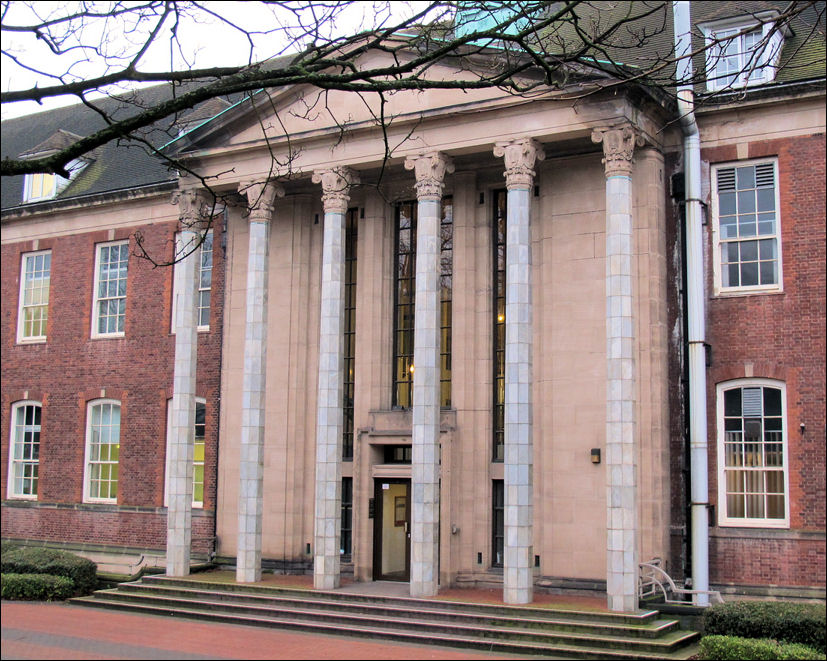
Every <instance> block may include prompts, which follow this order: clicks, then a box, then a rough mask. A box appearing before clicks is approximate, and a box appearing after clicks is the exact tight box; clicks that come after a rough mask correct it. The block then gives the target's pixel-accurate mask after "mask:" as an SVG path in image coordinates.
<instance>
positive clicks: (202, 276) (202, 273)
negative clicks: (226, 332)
mask: <svg viewBox="0 0 827 661" xmlns="http://www.w3.org/2000/svg"><path fill="white" fill-rule="evenodd" d="M185 249H186V247H185V246H181V244H180V235H179V236H178V237H176V254H180V253H181V251H182V250H185ZM212 256H213V232H212V230H208V231H207V234H206V235H205V236H204V241H203V243H202V244H201V245H200V246H199V248H198V300H197V301H196V305H197V306H198V330H199V331H202V332H206V331H209V330H210V293H211V290H212ZM175 268H176V269H177V268H178V263H177V262H176V264H175ZM175 282H177V278H175V277H174V276H173V283H175ZM177 298H178V297H177V296H176V295H175V292H174V293H173V296H172V332H173V333H174V332H175V310H176V305H175V301H176V299H177Z"/></svg>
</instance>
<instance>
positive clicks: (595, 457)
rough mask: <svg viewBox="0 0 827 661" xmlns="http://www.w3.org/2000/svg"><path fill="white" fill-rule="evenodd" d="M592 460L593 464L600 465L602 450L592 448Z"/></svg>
mask: <svg viewBox="0 0 827 661" xmlns="http://www.w3.org/2000/svg"><path fill="white" fill-rule="evenodd" d="M591 459H592V463H593V464H599V463H600V448H592V451H591Z"/></svg>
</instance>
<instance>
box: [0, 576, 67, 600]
mask: <svg viewBox="0 0 827 661" xmlns="http://www.w3.org/2000/svg"><path fill="white" fill-rule="evenodd" d="M0 593H2V598H3V599H18V600H20V599H32V600H39V601H44V600H45V601H60V600H63V599H68V598H69V597H71V596H72V595H73V594H74V593H75V585H74V583H73V582H72V579H71V578H66V577H65V576H52V575H51V574H2V575H0Z"/></svg>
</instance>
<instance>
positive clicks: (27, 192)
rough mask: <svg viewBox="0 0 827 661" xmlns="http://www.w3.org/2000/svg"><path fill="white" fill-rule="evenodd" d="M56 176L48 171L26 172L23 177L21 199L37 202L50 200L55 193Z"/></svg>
mask: <svg viewBox="0 0 827 661" xmlns="http://www.w3.org/2000/svg"><path fill="white" fill-rule="evenodd" d="M60 178H61V177H58V176H57V175H56V174H51V173H48V172H36V173H35V174H27V175H26V176H25V177H24V178H23V201H24V202H39V201H41V200H50V199H52V198H53V197H54V196H55V195H57V184H58V179H60Z"/></svg>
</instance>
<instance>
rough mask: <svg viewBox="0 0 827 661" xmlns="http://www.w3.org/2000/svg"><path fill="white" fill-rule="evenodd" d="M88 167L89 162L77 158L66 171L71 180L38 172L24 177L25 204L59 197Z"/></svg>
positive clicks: (49, 173)
mask: <svg viewBox="0 0 827 661" xmlns="http://www.w3.org/2000/svg"><path fill="white" fill-rule="evenodd" d="M87 165H88V161H86V160H85V159H82V158H76V159H74V160H73V161H71V162H70V163H69V164H68V165H67V166H66V170H67V171H68V172H69V178H68V179H67V178H66V177H61V176H60V175H59V174H52V173H51V172H36V173H34V174H27V175H26V176H25V177H23V202H41V201H43V200H51V199H52V198H53V197H57V196H58V195H59V194H60V193H62V192H63V190H64V189H65V188H66V187H67V186H68V185H69V184H70V183H71V182H72V181H73V180H74V179H75V177H77V176H78V175H79V174H80V173H81V172H82V171H83V168H85V167H86V166H87Z"/></svg>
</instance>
